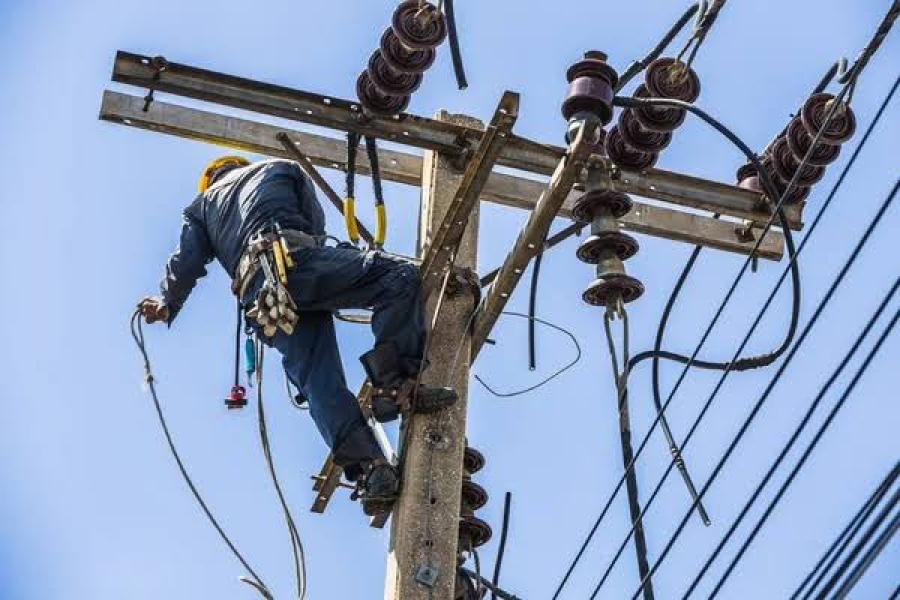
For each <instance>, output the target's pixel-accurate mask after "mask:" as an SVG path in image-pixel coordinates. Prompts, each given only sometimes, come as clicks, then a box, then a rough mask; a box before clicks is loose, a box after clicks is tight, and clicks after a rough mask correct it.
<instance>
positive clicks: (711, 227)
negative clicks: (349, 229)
mask: <svg viewBox="0 0 900 600" xmlns="http://www.w3.org/2000/svg"><path fill="white" fill-rule="evenodd" d="M143 105H144V99H143V98H141V97H138V96H131V95H128V94H122V93H120V92H112V91H106V92H105V93H104V94H103V102H102V106H101V109H100V118H101V119H103V120H106V121H110V122H113V123H119V124H123V125H127V126H130V127H137V128H141V129H146V130H149V131H155V132H158V133H166V134H169V135H175V136H179V137H183V138H188V139H193V140H199V141H203V142H209V143H213V144H218V145H223V146H229V147H233V148H239V149H241V150H246V151H249V152H256V153H259V154H264V155H268V156H280V157H284V158H291V155H290V154H289V153H288V152H287V151H286V150H285V149H284V147H283V146H282V144H280V143H279V142H278V139H277V136H278V134H279V133H280V132H283V131H287V132H288V133H289V134H290V137H291V139H292V140H293V141H294V142H295V143H296V144H297V145H298V146H299V147H301V148H302V149H303V151H304V153H305V154H306V155H307V156H308V157H309V159H310V161H311V162H312V163H313V164H315V165H316V166H319V167H325V168H331V169H338V170H343V171H346V168H347V162H346V161H347V145H346V143H345V142H343V141H341V140H336V139H333V138H329V137H325V136H321V135H316V134H312V133H306V132H301V131H296V130H287V129H285V128H283V127H277V126H274V125H268V124H265V123H259V122H255V121H249V120H246V119H241V118H238V117H231V116H226V115H221V114H217V113H212V112H208V111H203V110H199V109H196V108H188V107H184V106H179V105H175V104H169V103H166V102H161V101H159V100H156V101H154V102H153V103H152V104H151V105H150V106H149V108H148V110H147V112H144V111H143ZM442 124H443V123H442ZM378 157H379V163H380V165H381V175H382V178H383V179H385V180H386V181H395V182H398V183H404V184H407V185H415V186H418V185H420V184H421V180H422V158H421V157H420V156H416V155H413V154H408V153H404V152H397V151H394V150H388V149H385V148H379V150H378ZM356 168H357V172H359V173H362V174H367V173H369V164H368V161H367V160H366V159H365V157H364V156H361V157H359V158H358V159H357V164H356ZM545 187H546V184H545V183H542V182H540V181H535V180H533V179H525V178H523V177H516V176H513V175H508V174H505V173H496V172H494V173H491V174H490V176H489V177H488V179H487V182H486V183H485V185H484V188H483V189H482V191H481V198H482V199H483V200H487V201H490V202H495V203H498V204H503V205H505V206H511V207H514V208H520V209H526V210H531V209H532V208H534V205H535V199H536V198H538V197H540V195H541V193H542V192H543V191H544V189H545ZM578 195H579V194H578V193H577V192H573V193H571V194H570V195H569V198H567V200H566V202H565V203H564V204H563V206H562V209H561V210H560V216H564V217H568V216H570V214H571V213H570V208H571V205H572V202H574V199H575V198H576V197H577V196H578ZM622 226H623V227H624V228H625V229H628V230H630V231H634V232H636V233H643V234H647V235H652V236H656V237H662V238H666V239H670V240H676V241H681V242H686V243H689V244H702V245H704V246H709V247H712V248H717V249H719V250H725V251H729V252H737V253H741V254H746V253H748V252H749V251H750V250H751V249H752V248H753V242H752V241H751V242H747V241H745V240H744V238H742V237H741V236H739V235H738V233H737V227H738V224H737V223H735V222H733V221H727V220H724V219H723V220H715V219H711V218H709V217H706V216H703V215H697V214H691V213H687V212H682V211H680V210H673V209H670V208H666V207H662V206H655V205H650V204H644V203H640V202H635V208H634V210H633V211H631V212H630V213H628V214H627V215H625V216H624V217H623V218H622ZM783 242H784V240H783V237H782V235H781V234H780V233H779V232H777V231H771V232H769V234H768V235H767V236H766V237H765V239H764V240H763V243H762V245H761V246H760V248H759V251H758V255H759V257H760V258H765V259H771V260H780V259H781V256H782V254H783V247H784V243H783Z"/></svg>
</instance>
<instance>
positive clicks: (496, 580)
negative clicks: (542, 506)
mask: <svg viewBox="0 0 900 600" xmlns="http://www.w3.org/2000/svg"><path fill="white" fill-rule="evenodd" d="M511 510H512V493H511V492H506V495H505V496H504V498H503V526H502V527H501V528H500V546H499V547H498V548H497V562H495V563H494V576H493V578H491V583H493V584H494V587H497V586H499V585H500V567H501V566H503V554H504V553H505V552H506V536H507V534H508V533H509V514H510V511H511ZM491 600H497V592H495V591H494V590H493V589H492V590H491Z"/></svg>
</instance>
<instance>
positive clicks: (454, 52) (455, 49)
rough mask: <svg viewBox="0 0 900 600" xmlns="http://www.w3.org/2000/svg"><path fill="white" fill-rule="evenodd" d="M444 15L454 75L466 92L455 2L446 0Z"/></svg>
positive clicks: (467, 84)
mask: <svg viewBox="0 0 900 600" xmlns="http://www.w3.org/2000/svg"><path fill="white" fill-rule="evenodd" d="M444 13H445V14H446V15H447V37H448V39H449V42H450V57H451V58H452V60H453V73H454V74H455V75H456V85H457V87H458V88H459V89H461V90H464V89H466V88H468V87H469V82H468V81H466V69H465V67H464V66H463V59H462V51H461V50H460V48H459V33H458V32H457V29H456V11H455V10H454V8H453V0H444Z"/></svg>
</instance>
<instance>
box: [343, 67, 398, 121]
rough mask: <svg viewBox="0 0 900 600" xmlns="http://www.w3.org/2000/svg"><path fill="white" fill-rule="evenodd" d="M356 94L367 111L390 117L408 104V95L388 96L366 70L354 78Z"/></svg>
mask: <svg viewBox="0 0 900 600" xmlns="http://www.w3.org/2000/svg"><path fill="white" fill-rule="evenodd" d="M356 95H357V96H358V97H359V102H360V104H362V105H363V107H364V108H365V109H366V110H368V111H369V112H371V113H373V114H376V115H381V116H386V117H390V116H393V115H397V114H400V113H402V112H403V111H404V110H406V107H407V106H409V96H390V95H387V94H384V93H382V92H381V91H380V90H379V89H378V88H377V87H375V84H374V83H373V82H372V79H371V78H370V77H369V73H368V72H367V71H363V72H362V73H361V74H360V75H359V79H357V80H356Z"/></svg>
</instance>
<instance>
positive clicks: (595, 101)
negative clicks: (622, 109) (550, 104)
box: [562, 52, 619, 125]
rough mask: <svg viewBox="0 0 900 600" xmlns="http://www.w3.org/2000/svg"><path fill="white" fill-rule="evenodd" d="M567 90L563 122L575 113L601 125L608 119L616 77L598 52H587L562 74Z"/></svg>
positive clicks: (611, 113) (610, 117)
mask: <svg viewBox="0 0 900 600" xmlns="http://www.w3.org/2000/svg"><path fill="white" fill-rule="evenodd" d="M566 79H568V81H569V89H568V91H567V92H566V97H565V99H564V100H563V104H562V115H563V118H565V119H566V120H567V121H568V120H569V119H571V118H572V116H573V115H574V114H576V113H579V112H587V113H590V114H592V115H596V116H597V118H598V119H600V121H601V122H602V123H603V124H604V125H605V124H607V123H609V122H610V121H611V120H612V115H613V107H612V100H613V96H615V86H616V83H617V82H618V80H619V75H618V74H617V73H616V70H615V69H613V68H612V67H611V66H609V64H607V62H606V55H605V54H603V53H602V52H587V53H585V55H584V58H583V59H582V60H580V61H578V62H576V63H575V64H573V65H572V66H570V67H569V69H568V70H567V71H566Z"/></svg>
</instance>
